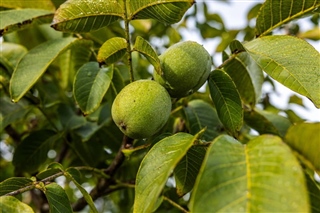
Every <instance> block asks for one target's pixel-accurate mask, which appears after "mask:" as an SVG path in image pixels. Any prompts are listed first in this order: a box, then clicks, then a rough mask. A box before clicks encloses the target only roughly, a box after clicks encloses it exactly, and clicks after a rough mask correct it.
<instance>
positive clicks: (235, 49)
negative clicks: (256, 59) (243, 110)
mask: <svg viewBox="0 0 320 213" xmlns="http://www.w3.org/2000/svg"><path fill="white" fill-rule="evenodd" d="M230 50H231V53H232V54H234V53H240V52H245V51H246V49H245V48H244V47H243V45H242V44H241V42H240V41H238V40H233V41H232V42H231V43H230Z"/></svg>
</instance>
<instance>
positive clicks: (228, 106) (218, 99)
mask: <svg viewBox="0 0 320 213" xmlns="http://www.w3.org/2000/svg"><path fill="white" fill-rule="evenodd" d="M208 81H209V89H210V94H211V97H212V100H213V102H214V104H215V106H216V109H217V112H218V115H219V118H220V121H221V122H222V123H223V125H224V126H225V127H226V128H227V129H228V131H230V132H231V133H232V134H235V133H236V132H237V131H238V130H239V129H240V128H241V126H242V122H243V109H242V103H241V99H240V95H239V93H238V91H237V89H236V86H235V84H234V83H233V81H232V79H231V78H230V76H229V75H228V74H227V73H226V72H224V71H222V70H214V71H213V72H212V73H211V74H210V76H209V80H208Z"/></svg>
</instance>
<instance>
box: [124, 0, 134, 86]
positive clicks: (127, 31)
mask: <svg viewBox="0 0 320 213" xmlns="http://www.w3.org/2000/svg"><path fill="white" fill-rule="evenodd" d="M123 8H124V13H125V14H124V17H125V19H124V27H125V29H124V30H125V37H126V38H125V39H126V41H127V60H128V66H129V75H130V82H133V81H134V77H133V68H132V55H131V52H132V50H131V41H130V32H129V19H128V13H127V1H126V0H123Z"/></svg>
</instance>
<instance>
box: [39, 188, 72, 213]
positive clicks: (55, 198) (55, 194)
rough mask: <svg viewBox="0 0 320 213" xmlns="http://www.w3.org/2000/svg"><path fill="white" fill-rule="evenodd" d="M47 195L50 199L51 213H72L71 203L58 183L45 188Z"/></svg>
mask: <svg viewBox="0 0 320 213" xmlns="http://www.w3.org/2000/svg"><path fill="white" fill-rule="evenodd" d="M45 189H46V190H45V191H44V193H45V195H46V197H47V199H48V203H49V208H50V213H61V212H63V213H69V212H70V213H72V209H71V205H70V201H69V199H68V196H67V194H66V192H65V191H64V189H63V188H62V187H61V186H59V185H58V184H56V183H50V184H48V185H46V186H45Z"/></svg>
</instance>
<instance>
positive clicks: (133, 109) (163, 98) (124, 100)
mask: <svg viewBox="0 0 320 213" xmlns="http://www.w3.org/2000/svg"><path fill="white" fill-rule="evenodd" d="M159 59H160V63H161V74H158V73H157V72H156V71H154V75H153V77H154V80H147V79H143V80H137V81H134V82H132V83H130V84H128V85H127V86H125V87H124V88H123V89H122V90H121V91H120V93H119V94H118V95H117V97H116V98H115V100H114V102H113V105H112V109H111V114H112V118H113V120H114V122H115V123H116V125H117V126H118V127H119V128H120V130H121V131H122V132H123V133H124V134H125V135H127V136H128V137H130V138H133V139H142V138H148V137H150V136H152V135H154V134H155V133H157V132H158V131H159V130H160V129H161V128H162V127H163V126H164V125H165V124H166V122H167V121H168V119H169V116H170V112H171V106H172V103H171V98H181V97H185V96H188V95H190V94H192V93H193V92H195V91H197V90H198V89H199V88H200V87H201V86H202V85H203V84H204V83H205V81H206V80H207V78H208V76H209V73H210V70H211V66H212V59H211V56H210V54H209V53H208V52H207V51H206V49H205V48H204V47H203V46H202V45H200V44H198V43H197V42H194V41H185V42H180V43H177V44H175V45H173V46H171V47H170V48H168V49H167V50H166V51H165V52H164V53H163V54H162V55H160V56H159Z"/></svg>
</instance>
